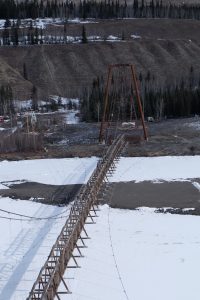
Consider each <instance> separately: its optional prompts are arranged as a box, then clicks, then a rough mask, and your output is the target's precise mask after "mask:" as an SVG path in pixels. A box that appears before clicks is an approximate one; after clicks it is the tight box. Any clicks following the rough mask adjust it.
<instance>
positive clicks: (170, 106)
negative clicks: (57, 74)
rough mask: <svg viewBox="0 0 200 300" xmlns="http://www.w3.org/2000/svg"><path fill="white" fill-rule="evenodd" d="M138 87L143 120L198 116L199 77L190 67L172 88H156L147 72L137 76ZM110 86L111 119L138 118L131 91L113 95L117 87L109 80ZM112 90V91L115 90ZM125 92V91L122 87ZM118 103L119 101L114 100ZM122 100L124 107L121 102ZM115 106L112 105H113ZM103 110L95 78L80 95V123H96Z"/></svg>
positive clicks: (99, 80) (100, 85) (99, 82)
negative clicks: (148, 118)
mask: <svg viewBox="0 0 200 300" xmlns="http://www.w3.org/2000/svg"><path fill="white" fill-rule="evenodd" d="M138 84H139V86H140V95H141V101H142V104H143V110H144V115H145V118H147V117H148V116H151V117H153V118H154V119H156V120H160V119H162V118H166V117H167V118H174V117H190V116H194V115H200V101H199V99H200V75H199V74H196V72H195V71H194V68H193V67H192V66H191V68H190V70H189V71H188V75H187V76H186V77H185V78H181V80H179V81H178V80H177V82H176V83H175V84H170V85H166V86H164V87H159V85H158V84H157V83H156V78H155V76H154V75H153V74H152V73H151V72H150V71H147V73H146V74H142V73H140V74H139V76H138ZM112 85H113V87H112V86H111V89H110V92H109V103H110V104H109V106H110V109H111V110H112V112H111V115H112V118H113V119H114V118H115V120H116V119H118V116H119V113H120V119H121V117H122V113H123V116H124V119H123V121H125V120H126V121H128V120H130V119H131V118H132V119H134V118H137V116H138V115H139V114H138V106H137V101H136V98H135V94H134V92H133V90H131V89H129V91H128V92H125V94H123V95H122V94H121V90H118V91H116V89H117V87H116V85H118V83H117V82H116V84H115V78H114V77H113V78H112ZM114 86H115V87H114ZM123 90H124V91H127V87H126V86H124V89H123ZM115 98H116V99H118V100H115ZM121 99H123V103H122V100H121ZM113 103H115V104H113ZM103 106H104V80H103V78H102V77H101V78H99V77H98V78H96V79H94V80H93V83H92V86H91V89H90V90H89V91H88V90H84V91H83V97H82V100H81V115H82V119H83V120H84V121H87V122H97V121H100V120H101V116H102V114H103Z"/></svg>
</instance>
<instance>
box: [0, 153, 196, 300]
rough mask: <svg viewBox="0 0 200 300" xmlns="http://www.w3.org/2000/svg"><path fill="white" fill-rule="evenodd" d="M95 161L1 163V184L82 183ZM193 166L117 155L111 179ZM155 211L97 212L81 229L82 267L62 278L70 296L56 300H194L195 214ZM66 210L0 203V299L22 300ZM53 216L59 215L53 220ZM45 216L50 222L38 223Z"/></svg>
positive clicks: (167, 175)
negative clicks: (83, 234) (84, 235)
mask: <svg viewBox="0 0 200 300" xmlns="http://www.w3.org/2000/svg"><path fill="white" fill-rule="evenodd" d="M97 161H98V159H97V158H96V157H92V158H84V159H80V158H75V159H72V158H71V159H43V160H34V161H31V160H30V161H28V160H26V161H16V162H8V161H2V162H1V163H0V182H1V187H2V188H3V187H4V185H6V182H7V183H8V182H11V181H14V180H15V181H20V180H25V181H36V182H41V183H47V184H57V185H59V184H68V183H69V184H70V183H83V182H86V181H87V180H88V178H89V176H90V174H91V172H92V171H93V170H94V168H95V166H96V163H97ZM199 162H200V156H191V157H188V156H185V157H155V158H146V157H143V158H122V159H121V160H120V162H119V165H118V168H117V170H116V173H115V174H114V177H113V181H122V180H123V181H130V180H133V181H142V180H153V181H157V180H180V179H181V180H187V178H199V177H200V171H199V167H198V166H199ZM6 186H7V187H9V183H8V184H7V185H6ZM195 187H196V188H199V185H197V183H196V184H195ZM154 210H155V209H152V208H151V209H150V208H140V209H138V210H135V211H130V210H122V209H121V210H120V209H112V208H109V207H108V206H107V205H104V206H103V207H101V211H100V212H99V217H98V218H97V220H96V222H97V223H96V224H94V225H87V231H88V234H89V236H90V237H91V239H90V240H87V246H88V248H87V249H85V250H83V251H84V252H83V254H84V258H80V259H79V261H78V263H79V265H80V266H81V268H79V269H70V270H68V271H67V272H66V273H65V276H64V277H65V279H66V280H67V284H68V286H69V288H70V290H71V291H72V294H71V295H67V296H66V295H65V296H61V299H62V300H64V299H69V300H85V299H99V300H108V299H115V300H123V299H129V300H132V299H133V300H134V299H138V300H146V299H149V300H160V299H162V300H169V299H170V300H188V299H192V300H198V299H199V288H198V287H199V282H198V278H199V269H200V260H199V253H200V235H199V231H200V217H199V216H189V215H171V214H168V213H166V214H160V213H155V211H154ZM5 211H9V212H12V214H8V213H6V212H5ZM68 212H69V207H65V208H63V207H54V206H49V205H44V204H40V203H34V202H32V201H20V200H13V199H9V198H0V235H1V240H0V299H2V300H25V299H26V297H27V296H28V293H29V291H30V289H31V287H32V285H33V283H34V281H35V279H36V277H37V276H38V273H39V270H40V268H41V267H42V265H43V264H44V262H45V261H46V258H47V256H48V254H49V252H50V249H51V247H52V245H53V243H54V242H55V240H56V238H57V235H58V234H59V232H60V230H61V228H62V226H63V224H64V222H65V220H66V219H67V215H68ZM13 213H15V214H17V215H14V214H13ZM60 213H61V215H59V216H64V218H52V216H55V215H58V214H60ZM21 214H22V215H26V216H30V217H31V216H32V217H34V218H33V219H31V218H27V217H22V216H20V215H21ZM2 217H4V218H2ZM5 217H6V218H5ZM44 217H51V218H48V219H42V220H39V219H37V218H44ZM7 218H8V219H7ZM14 218H15V219H17V220H13V219H14ZM25 220H26V221H25ZM62 288H63V287H62V286H60V289H62ZM62 290H63V289H62Z"/></svg>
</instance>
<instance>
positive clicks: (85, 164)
mask: <svg viewBox="0 0 200 300" xmlns="http://www.w3.org/2000/svg"><path fill="white" fill-rule="evenodd" d="M97 161H98V159H97V158H96V157H90V158H61V159H36V160H21V161H14V162H13V161H2V162H1V163H0V183H2V182H4V183H6V182H7V181H9V182H10V181H13V180H23V181H33V182H39V183H44V184H53V185H62V184H78V183H86V182H87V180H88V179H89V177H90V175H91V174H92V172H93V170H94V169H95V167H96V164H97Z"/></svg>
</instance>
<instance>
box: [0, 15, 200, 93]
mask: <svg viewBox="0 0 200 300" xmlns="http://www.w3.org/2000/svg"><path fill="white" fill-rule="evenodd" d="M81 28H82V25H73V26H69V28H68V32H69V33H68V34H71V35H77V34H78V32H79V33H80V31H81ZM122 29H123V30H125V31H126V35H127V39H126V40H125V41H122V42H113V43H111V42H96V43H94V42H91V43H88V44H67V45H40V46H26V47H17V48H13V47H0V63H1V65H2V67H1V70H2V73H1V74H2V75H1V77H0V84H2V83H4V82H5V81H8V82H12V84H13V90H14V92H15V95H18V94H20V95H21V97H22V98H25V97H27V95H29V94H30V93H31V89H32V84H33V85H35V86H36V87H37V88H38V91H39V95H40V96H46V95H49V94H57V95H58V94H61V95H65V96H79V95H80V94H81V91H82V88H83V87H87V86H90V85H91V82H92V80H93V78H94V77H96V76H101V75H103V76H105V75H106V72H107V67H108V65H109V64H112V63H119V62H120V63H133V64H135V66H136V69H137V72H142V73H144V74H146V73H147V71H148V70H150V71H151V73H152V74H154V75H155V77H156V81H157V82H158V84H161V85H164V84H166V83H173V82H174V80H175V79H176V78H180V77H181V76H183V75H184V76H186V75H187V74H188V72H189V69H190V67H191V65H192V66H193V67H194V70H195V72H196V73H200V36H199V29H200V22H199V21H192V20H123V21H120V20H118V21H115V22H114V21H103V22H100V23H98V24H87V25H86V30H87V34H88V35H92V34H95V33H96V34H98V35H99V34H102V35H107V36H108V35H110V34H113V35H117V34H118V35H120V34H121V31H122ZM61 30H62V28H61ZM136 33H137V34H138V35H140V36H141V39H136V40H131V38H130V35H131V34H136ZM24 63H25V64H26V69H27V73H28V80H29V81H27V80H24V78H23V64H24ZM4 65H5V66H6V67H5V66H4ZM23 91H24V94H23Z"/></svg>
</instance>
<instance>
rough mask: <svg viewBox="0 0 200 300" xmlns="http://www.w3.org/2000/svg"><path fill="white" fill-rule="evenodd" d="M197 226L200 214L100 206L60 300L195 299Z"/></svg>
mask: <svg viewBox="0 0 200 300" xmlns="http://www.w3.org/2000/svg"><path fill="white" fill-rule="evenodd" d="M199 229H200V217H193V216H182V215H170V214H164V215H163V214H156V213H154V212H153V210H152V209H149V208H142V209H140V210H138V211H130V210H119V209H109V208H108V207H107V206H104V207H102V209H101V212H100V214H99V218H98V219H97V224H95V225H88V233H89V235H90V237H91V239H90V240H88V241H87V245H88V248H87V249H86V250H84V255H85V257H84V258H80V259H79V264H80V265H81V268H80V269H75V270H73V271H70V270H69V271H68V272H66V273H65V278H66V282H67V283H68V285H69V287H70V289H71V291H72V292H73V294H72V295H69V296H67V297H66V296H65V297H62V298H61V299H70V300H86V299H96V300H97V299H98V300H103V299H106V300H108V299H115V300H123V299H124V300H126V299H129V300H147V299H148V300H160V299H162V300H169V299H170V300H188V299H192V300H198V299H199V269H200V260H199V253H200V234H199ZM60 290H62V291H63V287H60Z"/></svg>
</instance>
